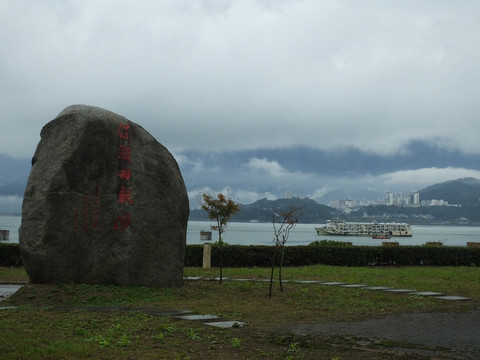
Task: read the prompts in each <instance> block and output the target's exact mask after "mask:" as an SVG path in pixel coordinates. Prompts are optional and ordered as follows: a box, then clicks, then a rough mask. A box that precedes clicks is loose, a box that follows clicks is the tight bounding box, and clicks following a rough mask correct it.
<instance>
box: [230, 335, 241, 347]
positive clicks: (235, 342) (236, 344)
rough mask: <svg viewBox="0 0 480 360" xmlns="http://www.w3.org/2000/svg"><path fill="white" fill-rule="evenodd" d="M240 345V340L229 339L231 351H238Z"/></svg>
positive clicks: (235, 338)
mask: <svg viewBox="0 0 480 360" xmlns="http://www.w3.org/2000/svg"><path fill="white" fill-rule="evenodd" d="M241 345H242V340H240V339H239V338H237V337H234V338H231V339H230V347H231V348H232V349H239V348H240V347H241Z"/></svg>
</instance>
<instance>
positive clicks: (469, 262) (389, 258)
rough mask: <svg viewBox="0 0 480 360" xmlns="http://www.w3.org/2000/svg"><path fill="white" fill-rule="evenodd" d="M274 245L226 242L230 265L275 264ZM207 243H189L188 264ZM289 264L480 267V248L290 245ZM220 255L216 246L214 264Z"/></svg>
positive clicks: (194, 261)
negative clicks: (228, 243) (232, 243)
mask: <svg viewBox="0 0 480 360" xmlns="http://www.w3.org/2000/svg"><path fill="white" fill-rule="evenodd" d="M273 250H274V249H273V246H264V245H262V246H255V245H250V246H244V245H224V248H223V251H224V259H223V260H224V265H225V266H228V267H253V266H262V267H268V266H271V263H272V256H273ZM202 256H203V245H188V246H187V251H186V256H185V265H186V266H202ZM284 261H285V266H305V265H315V264H325V265H334V266H407V265H409V266H422V265H428V266H480V248H466V247H426V246H399V247H379V246H378V247H377V246H337V245H336V244H335V245H334V246H327V245H325V246H312V245H306V246H287V247H286V248H285V260H284ZM217 264H218V254H217V247H216V246H215V244H213V245H212V266H217Z"/></svg>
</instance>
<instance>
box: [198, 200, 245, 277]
mask: <svg viewBox="0 0 480 360" xmlns="http://www.w3.org/2000/svg"><path fill="white" fill-rule="evenodd" d="M202 209H203V210H205V211H206V212H207V214H208V217H209V218H210V219H211V220H215V222H216V223H217V224H216V225H212V226H211V229H212V230H215V231H218V251H219V255H220V264H219V268H220V283H222V279H223V238H222V234H223V233H224V232H225V230H226V228H227V224H228V221H229V220H230V217H231V216H232V215H233V214H235V213H236V212H237V211H239V210H240V204H237V203H235V202H234V201H233V200H232V199H230V198H227V197H226V196H225V195H223V194H218V195H217V198H214V197H212V196H210V195H208V194H203V204H202Z"/></svg>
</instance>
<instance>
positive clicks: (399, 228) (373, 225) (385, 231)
mask: <svg viewBox="0 0 480 360" xmlns="http://www.w3.org/2000/svg"><path fill="white" fill-rule="evenodd" d="M315 231H316V232H317V235H339V236H373V237H378V238H380V237H383V238H388V237H392V236H400V237H411V236H412V235H413V233H412V229H411V228H410V225H409V224H406V223H395V222H393V223H377V222H369V223H367V222H345V221H343V220H329V221H327V224H326V225H325V226H321V227H316V228H315Z"/></svg>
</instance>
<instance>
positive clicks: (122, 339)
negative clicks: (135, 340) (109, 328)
mask: <svg viewBox="0 0 480 360" xmlns="http://www.w3.org/2000/svg"><path fill="white" fill-rule="evenodd" d="M117 344H118V345H120V346H121V347H127V346H128V345H130V344H131V342H130V340H129V337H128V335H127V334H122V336H120V339H118V341H117Z"/></svg>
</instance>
